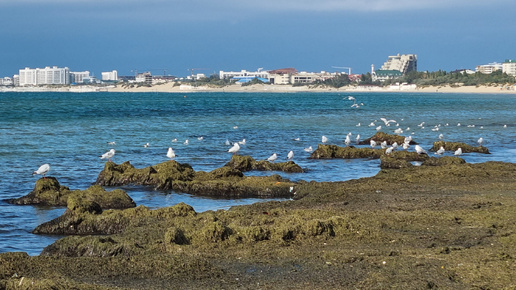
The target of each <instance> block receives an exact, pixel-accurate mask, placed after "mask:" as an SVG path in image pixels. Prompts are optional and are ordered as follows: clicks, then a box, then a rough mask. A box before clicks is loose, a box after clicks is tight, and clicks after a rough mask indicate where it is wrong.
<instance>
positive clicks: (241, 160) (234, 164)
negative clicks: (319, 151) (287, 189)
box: [224, 155, 304, 173]
mask: <svg viewBox="0 0 516 290" xmlns="http://www.w3.org/2000/svg"><path fill="white" fill-rule="evenodd" d="M224 166H229V167H231V168H233V169H238V170H240V171H242V172H245V171H251V170H259V171H283V172H288V173H302V172H304V170H303V169H302V168H301V167H300V166H299V165H297V164H296V163H295V162H294V161H287V162H278V163H272V162H269V161H266V160H260V161H256V160H255V159H254V158H252V157H251V156H240V155H233V156H232V157H231V160H230V161H229V162H228V163H226V165H224Z"/></svg>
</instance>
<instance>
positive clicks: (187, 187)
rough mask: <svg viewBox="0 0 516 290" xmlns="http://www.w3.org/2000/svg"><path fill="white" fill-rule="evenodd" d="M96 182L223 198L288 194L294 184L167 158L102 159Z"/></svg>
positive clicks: (235, 170) (272, 177) (278, 177)
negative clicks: (139, 163)
mask: <svg viewBox="0 0 516 290" xmlns="http://www.w3.org/2000/svg"><path fill="white" fill-rule="evenodd" d="M96 183H97V184H99V185H104V186H120V185H127V184H137V185H146V186H153V187H154V188H155V189H156V190H176V191H180V192H185V193H189V194H196V195H209V196H224V197H230V196H231V197H289V196H291V195H292V193H291V187H293V186H294V183H293V182H291V181H289V180H288V179H284V178H282V177H281V176H279V175H272V176H266V177H259V176H250V177H247V176H244V175H243V173H242V172H241V171H240V170H238V169H234V168H231V167H229V166H224V167H221V168H217V169H215V170H213V171H211V172H204V171H198V172H196V171H194V170H193V169H192V167H191V166H190V165H188V164H181V163H178V162H176V161H167V162H163V163H159V164H156V165H154V166H149V167H146V168H143V169H137V168H135V167H134V166H132V165H131V164H130V163H129V161H126V162H124V163H122V164H120V165H117V164H115V163H113V162H106V164H105V166H104V170H102V172H100V174H99V176H98V177H97V181H96Z"/></svg>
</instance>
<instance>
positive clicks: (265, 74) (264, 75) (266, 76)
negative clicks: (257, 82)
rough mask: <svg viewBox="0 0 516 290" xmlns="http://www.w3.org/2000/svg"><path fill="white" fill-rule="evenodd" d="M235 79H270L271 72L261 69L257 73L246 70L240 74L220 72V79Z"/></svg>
mask: <svg viewBox="0 0 516 290" xmlns="http://www.w3.org/2000/svg"><path fill="white" fill-rule="evenodd" d="M234 77H258V78H264V79H269V72H267V71H263V70H261V69H258V70H257V71H255V72H250V71H246V70H241V71H239V72H233V71H226V72H225V71H219V78H220V79H231V78H234Z"/></svg>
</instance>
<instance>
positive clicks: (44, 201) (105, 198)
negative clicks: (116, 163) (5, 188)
mask: <svg viewBox="0 0 516 290" xmlns="http://www.w3.org/2000/svg"><path fill="white" fill-rule="evenodd" d="M71 197H74V198H79V197H80V198H82V199H88V200H90V201H93V202H95V203H97V204H99V205H100V207H101V208H104V209H108V208H129V207H135V206H136V204H135V202H134V201H133V199H132V198H131V197H130V196H129V195H128V194H127V193H126V192H125V191H123V190H121V189H115V190H113V191H106V190H105V189H104V188H102V187H101V186H99V185H93V186H90V187H89V188H87V189H86V190H73V191H72V190H70V189H69V188H68V187H66V186H62V185H60V184H59V182H58V181H57V179H56V178H54V177H47V178H40V179H39V180H37V181H36V185H35V186H34V189H33V190H32V191H31V192H30V193H29V194H28V195H26V196H23V197H20V198H17V199H11V200H8V202H9V203H12V204H19V205H27V204H39V205H52V206H67V204H68V201H69V199H70V198H71Z"/></svg>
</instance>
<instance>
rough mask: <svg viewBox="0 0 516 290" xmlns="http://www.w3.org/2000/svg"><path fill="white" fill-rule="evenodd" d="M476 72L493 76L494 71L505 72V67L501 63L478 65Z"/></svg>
mask: <svg viewBox="0 0 516 290" xmlns="http://www.w3.org/2000/svg"><path fill="white" fill-rule="evenodd" d="M475 70H476V71H477V72H480V73H483V74H491V73H493V72H494V71H497V70H503V65H502V64H501V63H497V62H492V63H488V64H483V65H477V67H476V68H475Z"/></svg>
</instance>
